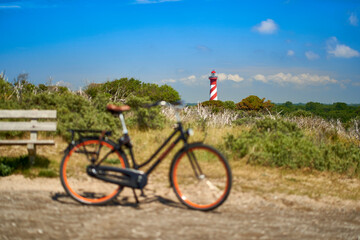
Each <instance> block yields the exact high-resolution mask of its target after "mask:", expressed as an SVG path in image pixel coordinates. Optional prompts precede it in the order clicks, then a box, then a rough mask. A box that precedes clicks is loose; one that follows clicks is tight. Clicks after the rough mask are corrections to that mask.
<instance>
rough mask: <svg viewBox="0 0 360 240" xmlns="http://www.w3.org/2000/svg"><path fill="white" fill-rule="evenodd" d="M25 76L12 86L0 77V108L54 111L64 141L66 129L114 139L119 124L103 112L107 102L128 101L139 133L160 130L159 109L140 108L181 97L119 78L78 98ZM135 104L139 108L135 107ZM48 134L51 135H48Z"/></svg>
mask: <svg viewBox="0 0 360 240" xmlns="http://www.w3.org/2000/svg"><path fill="white" fill-rule="evenodd" d="M27 78H28V75H27V74H20V75H19V76H18V77H17V79H15V80H14V83H13V84H11V83H9V82H7V81H5V80H4V79H3V77H2V76H1V78H0V109H53V110H57V123H58V124H57V132H56V134H58V135H61V136H63V137H64V138H65V139H69V138H70V133H69V132H68V129H106V130H112V131H113V132H114V136H118V135H120V130H121V124H120V121H119V119H117V118H114V117H113V116H112V115H111V114H110V113H109V112H107V111H106V105H107V104H109V103H119V101H122V102H127V103H128V104H130V105H132V107H134V108H135V109H134V112H132V111H131V112H130V113H127V114H126V115H129V116H130V118H129V119H127V120H128V123H129V124H130V127H139V128H140V129H142V130H146V129H150V128H162V127H163V126H164V122H165V118H164V116H163V115H162V114H161V113H160V110H159V108H154V109H140V106H142V105H143V103H145V102H153V101H157V100H165V101H169V102H172V101H177V100H179V99H180V96H179V94H178V92H177V91H175V90H174V89H173V88H172V87H170V86H168V85H163V86H158V85H156V84H148V83H142V82H141V81H139V80H135V79H133V78H131V79H127V78H122V79H118V80H114V81H108V82H106V83H104V84H90V85H89V86H87V87H86V90H85V93H87V94H88V95H87V96H84V95H77V94H75V93H74V92H71V91H69V90H68V89H67V88H66V87H62V86H46V85H44V84H40V85H39V86H38V87H37V86H35V85H33V84H31V83H30V82H28V80H27ZM136 102H138V106H137V107H136V106H135V105H136ZM134 104H135V105H134ZM23 134H24V132H13V131H12V132H1V133H0V136H3V137H14V136H17V137H21V136H22V135H23ZM49 134H51V133H49Z"/></svg>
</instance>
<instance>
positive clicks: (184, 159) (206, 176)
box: [170, 143, 232, 211]
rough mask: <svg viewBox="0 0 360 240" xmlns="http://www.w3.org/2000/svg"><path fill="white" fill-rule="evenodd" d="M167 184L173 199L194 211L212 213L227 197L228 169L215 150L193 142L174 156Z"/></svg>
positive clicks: (225, 162) (230, 181) (229, 177)
mask: <svg viewBox="0 0 360 240" xmlns="http://www.w3.org/2000/svg"><path fill="white" fill-rule="evenodd" d="M170 182H171V185H172V188H173V190H174V192H175V194H176V196H177V198H178V199H179V200H180V201H181V202H182V203H183V204H185V205H186V206H187V207H189V208H192V209H196V210H203V211H208V210H213V209H215V208H217V207H219V206H220V205H221V204H223V203H224V201H225V200H226V199H227V197H228V196H229V194H230V189H231V183H232V175H231V169H230V166H229V164H228V162H227V160H226V159H225V157H224V156H222V154H221V153H219V151H217V150H216V149H215V148H213V147H211V146H208V145H205V144H202V143H194V144H190V145H189V146H187V147H186V148H185V149H184V150H182V151H180V152H179V153H177V154H176V156H175V157H174V160H173V162H172V165H171V169H170Z"/></svg>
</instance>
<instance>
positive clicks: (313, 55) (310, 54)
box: [305, 51, 320, 60]
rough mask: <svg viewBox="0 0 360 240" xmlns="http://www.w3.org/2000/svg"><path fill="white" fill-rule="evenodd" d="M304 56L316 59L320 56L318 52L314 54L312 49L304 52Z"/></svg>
mask: <svg viewBox="0 0 360 240" xmlns="http://www.w3.org/2000/svg"><path fill="white" fill-rule="evenodd" d="M305 56H306V58H307V59H309V60H316V59H318V58H320V56H319V55H318V54H316V53H314V52H312V51H307V52H305Z"/></svg>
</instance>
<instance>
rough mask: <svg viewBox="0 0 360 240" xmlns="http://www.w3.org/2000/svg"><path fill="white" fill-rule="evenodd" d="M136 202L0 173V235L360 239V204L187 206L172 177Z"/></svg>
mask: <svg viewBox="0 0 360 240" xmlns="http://www.w3.org/2000/svg"><path fill="white" fill-rule="evenodd" d="M145 194H146V195H147V197H146V198H143V197H141V198H140V204H138V205H137V204H135V200H134V198H133V196H132V192H131V191H129V190H125V191H123V192H122V193H121V194H120V195H119V197H118V198H117V201H115V202H114V203H113V204H111V205H107V206H101V207H93V206H84V205H81V204H78V203H77V202H75V201H74V200H72V199H71V198H69V197H68V196H66V194H65V192H64V190H63V189H62V186H61V184H60V180H59V179H56V178H55V179H46V178H35V179H29V178H24V177H23V176H20V175H13V176H9V177H3V178H0V239H356V240H357V239H360V203H359V202H355V201H345V200H337V199H322V200H313V199H310V198H307V197H303V196H295V195H279V194H278V195H276V194H265V195H262V196H260V195H258V194H252V193H244V192H242V191H240V190H234V191H232V192H231V194H230V197H229V199H228V200H227V201H226V202H225V203H224V205H222V206H221V207H220V208H218V209H217V210H215V211H212V212H199V211H193V210H189V209H187V208H185V207H183V205H181V204H180V203H179V202H178V201H177V199H176V197H175V195H174V193H173V191H172V189H170V188H169V187H168V184H167V183H156V184H154V183H151V182H150V183H149V184H148V186H147V187H146V191H145Z"/></svg>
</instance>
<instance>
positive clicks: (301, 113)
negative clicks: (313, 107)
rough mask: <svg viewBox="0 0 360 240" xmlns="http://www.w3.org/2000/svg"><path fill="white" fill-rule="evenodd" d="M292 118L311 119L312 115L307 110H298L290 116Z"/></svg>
mask: <svg viewBox="0 0 360 240" xmlns="http://www.w3.org/2000/svg"><path fill="white" fill-rule="evenodd" d="M289 116H290V117H311V116H312V113H311V112H308V111H305V110H301V109H300V110H297V111H295V112H292V113H290V114H289Z"/></svg>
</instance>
